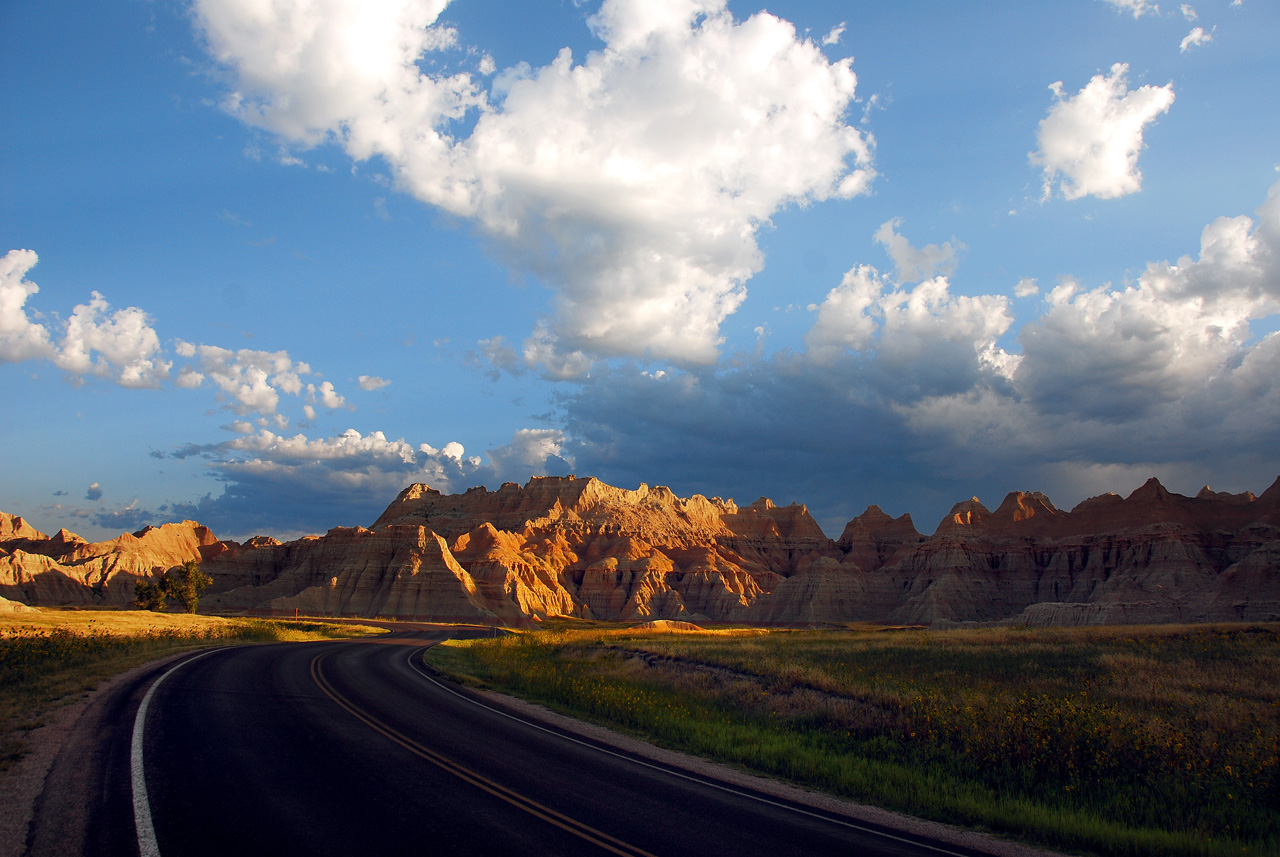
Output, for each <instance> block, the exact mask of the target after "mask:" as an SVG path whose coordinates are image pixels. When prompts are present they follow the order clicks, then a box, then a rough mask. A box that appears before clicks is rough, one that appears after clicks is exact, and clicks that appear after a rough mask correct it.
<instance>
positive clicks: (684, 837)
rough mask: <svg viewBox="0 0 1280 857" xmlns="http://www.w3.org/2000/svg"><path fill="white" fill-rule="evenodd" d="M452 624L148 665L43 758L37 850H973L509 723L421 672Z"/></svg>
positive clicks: (277, 853) (744, 856)
mask: <svg viewBox="0 0 1280 857" xmlns="http://www.w3.org/2000/svg"><path fill="white" fill-rule="evenodd" d="M446 633H447V632H445V631H431V630H426V629H424V630H422V631H420V632H412V633H406V632H400V633H396V634H393V635H391V636H390V637H387V638H379V639H376V640H362V641H358V642H321V643H293V644H281V645H265V646H244V647H236V648H226V649H218V650H213V651H209V652H205V653H203V654H200V655H197V656H194V657H187V658H184V659H182V660H179V661H176V662H173V663H170V664H167V665H165V666H163V667H159V668H157V669H156V670H153V671H151V672H149V673H147V674H145V675H143V676H141V677H140V678H139V679H138V680H137V681H136V682H134V683H133V684H132V685H131V686H128V687H125V688H122V689H121V690H120V691H119V692H118V693H116V694H114V695H113V697H112V698H110V699H107V700H104V702H103V709H104V710H103V711H102V712H101V722H103V723H104V724H108V725H107V726H106V728H104V729H103V730H101V731H100V732H98V733H96V734H95V735H94V736H93V741H92V746H91V747H88V748H86V749H83V750H82V751H81V752H80V753H79V754H78V755H77V756H76V757H75V759H74V760H73V764H67V763H65V762H64V763H62V764H60V765H55V768H54V770H53V772H52V773H51V775H50V780H49V782H48V783H47V785H46V792H49V791H50V789H53V790H54V791H55V793H56V791H57V789H59V788H62V789H63V790H64V791H63V793H62V794H61V797H60V799H57V800H55V799H53V798H52V797H50V798H42V801H43V802H44V805H43V806H38V807H37V810H38V821H39V822H40V823H39V824H37V825H36V826H35V827H34V828H33V831H32V834H31V837H30V839H29V846H30V848H29V851H30V853H31V854H33V855H43V854H52V853H66V851H67V850H68V846H71V850H72V853H84V854H95V855H96V854H102V855H118V854H139V853H141V854H144V855H145V854H157V853H158V854H163V855H166V857H174V856H175V855H206V854H207V855H258V854H262V855H273V857H281V855H295V854H297V855H311V854H315V855H326V854H333V855H344V857H350V855H362V854H373V855H383V854H402V853H406V854H407V853H413V854H449V855H471V854H478V855H485V854H503V855H523V854H531V855H532V854H536V855H552V854H563V855H601V854H621V855H644V854H652V855H663V857H666V856H667V855H671V856H672V857H675V856H676V855H697V857H708V855H735V857H737V855H741V857H751V855H761V857H781V855H793V854H794V855H825V854H840V855H855V854H856V855H929V856H930V857H937V855H939V854H970V853H976V852H968V851H965V850H964V849H963V848H957V847H955V846H950V845H940V844H936V843H934V844H931V843H928V842H915V841H911V838H910V837H909V836H907V835H906V834H900V833H895V832H892V831H877V830H874V829H872V828H870V827H868V826H867V825H864V824H861V823H851V822H849V821H847V820H844V819H840V818H838V817H836V816H831V815H828V814H826V813H824V812H819V811H815V810H812V809H809V808H806V807H801V806H799V805H790V804H788V803H787V802H786V801H782V800H779V799H778V798H774V797H768V796H766V795H761V794H756V793H752V792H750V791H748V790H745V789H742V788H740V787H736V786H734V787H731V786H727V785H725V784H723V783H718V782H716V781H712V780H707V779H705V778H703V777H700V776H694V775H690V774H688V773H685V772H682V771H679V770H672V769H667V768H665V767H662V766H658V765H655V764H654V763H652V762H649V761H645V760H639V759H635V758H632V757H629V756H627V755H626V754H625V753H620V752H619V751H617V750H613V749H610V748H603V747H597V746H595V745H593V744H591V743H590V742H584V741H583V739H581V738H578V737H575V736H568V735H565V734H562V733H560V732H558V731H557V730H555V729H554V728H548V727H546V726H544V725H539V724H536V723H531V722H528V721H525V720H522V719H519V718H518V717H513V716H511V715H510V714H508V713H504V712H502V711H501V710H498V709H495V708H493V707H492V706H491V704H489V703H484V702H482V701H480V700H478V699H476V698H475V697H474V696H473V695H471V694H469V693H467V692H466V691H463V690H461V689H459V688H457V687H456V686H454V685H451V684H450V683H448V682H443V681H440V680H438V679H437V678H435V677H433V676H432V675H431V674H430V672H429V671H428V670H427V669H426V668H424V667H423V666H422V665H421V659H420V657H419V655H420V653H421V651H422V649H423V647H424V646H426V645H429V644H431V643H432V642H435V641H438V640H440V639H443V638H444V637H445V636H446ZM175 665H176V668H175ZM144 703H145V711H144V716H143V717H141V718H140V717H139V716H138V712H139V709H140V708H143V707H144ZM137 724H140V727H139V730H138V732H137V735H136V736H135V734H134V733H135V725H137ZM139 757H140V758H139ZM59 778H62V780H63V781H65V782H63V784H62V785H61V786H60V785H59ZM68 803H70V804H71V805H74V807H76V808H77V809H76V812H72V811H71V810H69V809H68V808H67V806H66V804H68ZM40 810H43V812H41V811H40ZM59 813H62V815H64V816H66V817H65V818H64V819H62V820H59ZM77 813H78V815H77ZM148 818H149V821H148ZM148 827H150V829H151V830H153V831H154V834H151V833H149V832H148V830H147V828H148ZM76 841H79V842H80V843H81V844H80V845H79V847H75V846H74V842H76Z"/></svg>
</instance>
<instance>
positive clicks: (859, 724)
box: [428, 625, 1280, 855]
mask: <svg viewBox="0 0 1280 857" xmlns="http://www.w3.org/2000/svg"><path fill="white" fill-rule="evenodd" d="M428 659H429V660H430V661H431V663H433V664H434V665H436V666H437V667H439V668H441V669H443V670H445V671H446V672H451V673H453V674H455V675H458V676H461V677H469V678H470V680H472V681H474V682H477V683H481V684H485V685H488V686H491V687H493V688H495V689H498V690H502V691H505V692H510V693H515V694H518V695H521V696H524V697H527V698H530V699H534V700H536V701H539V702H542V703H544V704H548V705H550V706H552V707H554V708H558V709H559V710H562V711H565V712H567V713H570V714H574V715H576V716H580V717H583V718H585V719H588V720H593V721H595V722H598V723H602V724H605V725H608V726H612V727H615V728H620V729H623V730H625V731H629V732H631V733H633V734H638V735H641V736H644V737H648V738H650V739H652V740H655V741H657V742H658V743H662V744H665V745H667V746H671V747H674V748H677V749H682V750H686V751H689V752H694V753H698V754H700V755H704V756H708V757H711V758H715V759H718V760H721V761H725V762H728V763H730V764H735V765H738V766H741V767H743V768H747V769H750V770H753V771H756V772H758V773H764V774H767V775H771V776H776V777H781V778H783V779H787V780H791V781H793V782H796V783H799V784H802V785H805V786H810V787H814V788H819V789H822V790H825V791H829V792H832V793H834V794H837V795H841V796H844V797H849V798H853V799H856V800H859V801H863V802H867V803H873V804H877V805H880V806H884V807H887V808H890V809H895V810H899V811H903V812H908V813H911V814H914V815H919V816H922V817H926V818H932V819H935V820H939V821H944V822H949V823H954V824H960V825H964V826H970V827H976V828H982V829H987V830H991V831H994V832H997V833H1000V834H1003V835H1008V836H1014V837H1017V838H1022V839H1025V840H1028V841H1032V842H1036V843H1039V844H1043V845H1047V846H1050V847H1057V848H1065V849H1071V850H1080V851H1086V852H1091V853H1098V854H1125V855H1139V854H1151V855H1155V854H1161V855H1164V854H1187V855H1217V854H1223V855H1225V854H1278V853H1280V681H1278V679H1280V626H1276V625H1251V626H1245V625H1236V626H1184V627H1176V626H1154V627H1143V628H1090V629H1036V630H1032V629H1011V628H1004V629H986V630H954V631H923V630H910V629H906V630H894V631H880V630H871V629H861V630H850V631H816V632H762V631H751V630H739V631H731V632H724V631H721V632H717V633H705V634H704V633H687V632H686V633H643V632H636V631H633V630H620V629H604V630H602V629H572V630H561V631H554V632H542V633H535V634H520V635H516V636H511V637H506V638H500V639H497V640H474V641H452V642H450V643H449V644H447V645H445V646H437V647H435V648H434V649H432V650H431V651H430V652H429V653H428Z"/></svg>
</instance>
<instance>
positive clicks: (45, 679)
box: [0, 610, 382, 771]
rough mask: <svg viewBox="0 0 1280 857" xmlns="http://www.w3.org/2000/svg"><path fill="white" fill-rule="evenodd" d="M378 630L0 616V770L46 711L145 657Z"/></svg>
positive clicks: (112, 615)
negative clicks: (215, 646) (204, 647)
mask: <svg viewBox="0 0 1280 857" xmlns="http://www.w3.org/2000/svg"><path fill="white" fill-rule="evenodd" d="M381 632H382V631H381V629H378V628H370V627H364V626H358V625H336V624H329V623H325V622H313V621H279V620H266V619H239V618H235V619H228V618H222V617H217V616H199V615H194V616H193V615H188V614H185V613H184V614H170V613H151V612H147V611H136V610H127V611H126V610H121V611H105V610H104V611H97V610H94V611H89V610H84V611H79V610H41V611H39V612H34V613H18V614H9V615H4V616H0V771H4V770H6V769H7V768H9V767H11V766H12V765H14V764H15V763H16V762H17V761H18V760H19V759H21V758H22V757H23V756H24V755H26V753H27V751H28V747H27V742H26V735H27V733H29V732H30V731H31V730H33V729H36V728H38V727H40V726H42V725H44V721H45V718H46V717H47V716H48V714H49V713H50V712H51V711H53V710H54V709H56V708H58V707H60V706H62V705H66V704H68V703H70V702H73V701H74V700H75V699H77V698H79V697H81V696H82V695H83V694H85V693H87V692H88V691H89V690H91V689H92V688H93V687H94V686H96V685H97V684H98V683H99V682H101V681H102V680H104V679H106V678H110V677H111V676H113V675H116V674H118V673H121V672H124V671H125V670H128V669H130V668H132V667H135V666H137V665H139V664H143V663H146V662H147V661H151V660H155V659H156V658H160V657H164V656H165V655H169V654H172V653H174V652H180V651H183V650H185V649H190V648H196V647H200V646H207V645H235V644H240V643H258V642H279V641H293V640H318V639H330V638H335V637H354V636H363V635H366V634H370V633H381Z"/></svg>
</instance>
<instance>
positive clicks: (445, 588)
mask: <svg viewBox="0 0 1280 857" xmlns="http://www.w3.org/2000/svg"><path fill="white" fill-rule="evenodd" d="M187 559H200V560H202V561H203V563H204V568H205V571H206V572H207V573H209V574H210V575H211V576H212V577H213V580H214V584H213V587H212V588H211V589H210V591H209V592H208V593H206V595H205V597H204V598H203V599H202V601H201V604H202V607H204V608H206V609H209V610H217V611H229V612H240V611H263V612H267V613H274V614H292V613H293V612H294V611H295V610H297V611H299V612H301V613H305V614H324V615H343V616H366V617H372V616H383V617H395V618H405V619H409V618H412V619H434V620H441V621H466V622H483V623H503V624H508V625H528V624H531V623H536V622H538V621H540V620H542V619H545V618H548V617H555V616H575V617H582V618H595V619H608V620H622V621H655V620H676V621H688V622H696V623H701V624H705V623H708V622H712V623H714V622H749V623H757V624H767V625H825V624H840V623H846V622H855V621H857V622H893V623H912V624H949V623H965V622H984V623H992V622H1009V623H1023V624H1031V625H1040V624H1098V623H1117V622H1124V623H1131V622H1199V621H1227V620H1244V621H1275V620H1280V480H1277V482H1276V484H1274V485H1272V487H1271V488H1269V489H1268V490H1267V491H1266V492H1264V493H1263V494H1262V495H1261V496H1259V497H1254V496H1253V495H1252V494H1223V493H1219V492H1214V491H1211V490H1210V489H1208V488H1206V489H1204V490H1202V491H1201V492H1200V493H1199V494H1198V495H1197V496H1195V497H1184V496H1181V495H1178V494H1172V493H1170V492H1169V491H1167V490H1165V489H1164V487H1163V486H1161V485H1160V483H1159V482H1158V481H1156V480H1154V479H1152V480H1150V481H1148V482H1147V483H1146V484H1145V485H1143V486H1142V487H1141V488H1139V489H1138V490H1137V491H1135V492H1133V494H1131V495H1130V496H1128V497H1126V498H1121V497H1119V496H1116V495H1114V494H1108V495H1103V496H1101V497H1094V498H1091V499H1089V500H1085V501H1084V502H1082V503H1080V504H1079V505H1078V506H1076V507H1075V508H1074V509H1072V510H1071V511H1070V512H1065V511H1062V510H1060V509H1058V508H1056V507H1055V506H1054V505H1053V503H1052V502H1050V501H1049V499H1048V498H1047V497H1045V496H1044V495H1043V494H1039V493H1024V492H1014V493H1012V494H1010V495H1008V496H1007V497H1006V498H1005V499H1004V502H1002V503H1001V504H1000V506H999V507H998V508H997V509H996V510H995V511H994V512H993V511H990V510H989V509H987V508H986V507H985V506H984V505H983V504H982V503H981V502H979V501H978V500H977V498H973V499H970V500H966V501H964V502H962V503H958V504H956V506H955V507H954V508H953V509H952V510H951V512H950V513H948V515H947V516H946V517H945V518H944V519H943V520H942V521H941V522H940V523H939V525H938V527H937V529H936V530H935V532H934V533H933V535H931V536H928V537H926V536H924V535H923V534H921V533H920V532H918V531H917V530H916V528H915V526H914V524H913V523H912V521H911V518H910V516H908V515H903V516H901V517H899V518H892V517H890V516H889V515H887V514H885V513H884V512H883V511H882V510H881V509H879V508H878V507H876V506H872V507H870V508H868V509H867V510H866V511H865V512H864V513H863V514H861V515H859V516H858V517H857V518H854V519H853V520H852V521H850V522H849V524H848V526H846V527H845V529H844V532H843V533H842V534H841V535H840V538H839V539H837V540H835V541H832V540H831V539H828V538H827V537H826V536H825V535H824V534H823V532H822V530H821V529H820V528H819V527H818V525H817V523H816V522H815V521H814V519H813V518H812V516H810V515H809V513H808V510H807V509H806V508H805V507H804V506H802V505H798V504H795V505H791V506H786V507H781V508H780V507H777V506H775V505H774V504H773V503H771V502H769V501H768V500H767V499H764V498H761V499H760V500H757V501H756V502H754V503H752V504H751V505H749V506H745V507H741V508H740V507H738V506H737V505H736V504H735V503H734V502H733V501H732V500H722V499H720V498H718V497H715V498H711V499H707V498H705V497H702V496H700V495H695V496H693V497H691V498H688V499H683V498H680V497H677V496H676V495H675V494H673V493H672V492H671V491H670V490H669V489H667V488H663V487H657V488H649V487H648V486H646V485H641V486H640V487H639V488H638V489H636V490H634V491H628V490H623V489H619V488H614V487H611V486H609V485H606V484H604V483H603V482H600V481H599V480H596V479H589V478H588V479H577V478H575V477H545V478H534V479H532V480H530V482H529V483H528V484H526V485H524V486H520V485H516V484H514V483H508V484H506V485H503V486H502V487H501V488H499V489H497V490H496V491H489V490H487V489H485V488H473V489H471V490H469V491H467V492H465V493H463V494H457V495H446V494H441V493H440V492H438V491H436V490H434V489H432V488H429V487H427V486H425V485H412V486H410V487H408V488H406V489H405V490H404V491H402V492H401V493H400V495H399V496H398V497H397V498H396V499H395V500H394V501H393V502H392V503H391V505H390V506H388V507H387V510H386V511H385V512H384V513H383V514H382V516H381V517H379V519H378V520H377V521H375V522H374V523H373V525H372V526H371V527H370V528H368V529H365V528H363V527H354V528H348V527H339V528H335V529H333V530H330V531H329V532H328V533H326V534H325V535H323V536H311V537H307V538H304V539H300V540H298V541H293V542H288V543H283V544H282V543H280V542H277V541H276V540H274V539H269V538H264V537H258V538H254V539H251V540H249V541H248V542H245V543H243V544H239V543H236V542H222V541H218V540H217V539H215V538H214V537H213V535H212V534H211V533H210V532H209V531H208V530H207V529H205V528H204V527H201V526H200V525H199V524H196V523H195V522H192V521H186V522H183V523H182V524H166V525H165V526H163V527H159V528H148V529H147V530H143V531H142V532H139V533H135V534H134V535H132V536H129V535H124V536H120V537H119V538H117V539H113V540H111V541H109V542H99V543H95V544H89V543H87V542H85V541H84V540H83V539H80V538H79V537H77V536H75V535H74V534H71V533H68V532H66V531H65V530H64V531H62V532H60V533H58V534H57V535H56V536H53V537H48V536H46V535H44V534H43V533H40V532H38V531H37V530H35V529H33V528H32V527H30V526H29V525H28V524H26V523H25V522H23V521H22V519H21V518H17V517H14V516H10V515H3V514H0V597H3V598H8V599H10V600H13V601H17V602H22V603H27V604H41V605H44V604H94V603H97V604H107V605H123V604H127V603H128V602H129V601H130V600H131V599H132V595H133V585H134V583H135V582H136V580H137V579H139V578H140V577H141V576H144V575H151V574H154V573H156V572H157V571H158V570H163V569H164V568H168V567H172V566H173V565H178V564H181V563H182V562H184V561H185V560H187Z"/></svg>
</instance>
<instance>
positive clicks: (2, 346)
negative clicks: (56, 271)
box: [0, 250, 53, 363]
mask: <svg viewBox="0 0 1280 857" xmlns="http://www.w3.org/2000/svg"><path fill="white" fill-rule="evenodd" d="M38 261H39V257H38V256H36V254H35V252H34V251H32V250H10V251H9V252H8V253H6V254H5V256H4V258H3V259H0V360H4V361H5V362H8V363H19V362H21V361H24V360H33V359H36V358H41V357H49V356H52V354H53V347H52V346H51V345H50V343H49V331H48V329H47V328H46V327H45V326H44V325H42V324H39V323H38V322H34V321H32V320H31V319H30V317H28V315H27V310H26V303H27V298H29V297H31V296H32V295H34V294H35V293H36V292H38V291H40V287H39V286H37V285H36V284H35V283H32V282H30V281H28V280H26V279H24V278H25V277H26V275H27V272H28V271H30V270H31V269H32V268H33V267H35V264H36V262H38Z"/></svg>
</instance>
